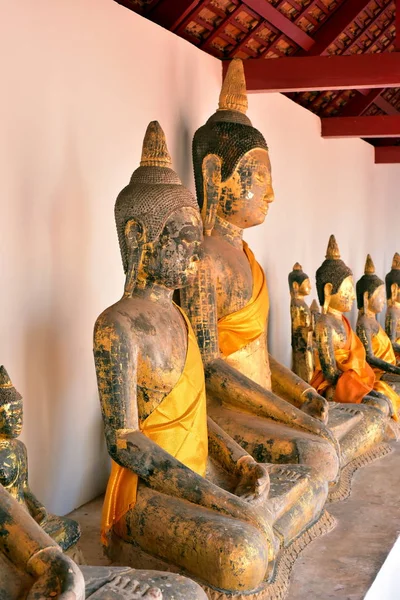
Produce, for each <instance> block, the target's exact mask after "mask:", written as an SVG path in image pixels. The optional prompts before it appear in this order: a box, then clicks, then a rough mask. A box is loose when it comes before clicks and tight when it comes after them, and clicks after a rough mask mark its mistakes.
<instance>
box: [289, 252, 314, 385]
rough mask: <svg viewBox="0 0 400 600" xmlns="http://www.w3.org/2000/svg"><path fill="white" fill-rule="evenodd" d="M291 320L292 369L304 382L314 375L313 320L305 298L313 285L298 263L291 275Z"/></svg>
mask: <svg viewBox="0 0 400 600" xmlns="http://www.w3.org/2000/svg"><path fill="white" fill-rule="evenodd" d="M289 290H290V318H291V323H292V357H293V358H292V369H293V371H294V372H295V373H296V375H298V376H299V377H301V378H302V379H304V381H307V382H308V383H309V382H310V381H311V379H312V376H313V374H314V344H313V318H312V314H311V310H310V307H309V306H308V304H307V302H306V301H305V297H306V296H308V295H309V294H310V291H311V283H310V279H309V277H308V275H307V274H306V273H304V271H303V269H302V267H301V265H300V264H299V263H296V264H295V265H294V266H293V271H292V272H291V273H289Z"/></svg>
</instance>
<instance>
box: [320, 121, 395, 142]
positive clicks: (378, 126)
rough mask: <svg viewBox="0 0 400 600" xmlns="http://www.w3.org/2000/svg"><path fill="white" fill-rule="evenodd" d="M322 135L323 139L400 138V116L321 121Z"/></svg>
mask: <svg viewBox="0 0 400 600" xmlns="http://www.w3.org/2000/svg"><path fill="white" fill-rule="evenodd" d="M321 135H322V137H323V138H351V137H356V138H359V137H362V138H390V137H400V115H396V116H395V115H379V116H374V117H331V118H326V119H321Z"/></svg>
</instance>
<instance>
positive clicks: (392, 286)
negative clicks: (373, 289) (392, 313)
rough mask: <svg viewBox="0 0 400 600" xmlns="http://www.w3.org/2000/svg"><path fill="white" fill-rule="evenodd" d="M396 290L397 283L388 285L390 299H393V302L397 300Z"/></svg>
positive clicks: (397, 288)
mask: <svg viewBox="0 0 400 600" xmlns="http://www.w3.org/2000/svg"><path fill="white" fill-rule="evenodd" d="M398 291H399V286H398V285H397V283H392V285H391V286H390V292H391V299H392V300H393V302H395V301H396V300H397V294H398Z"/></svg>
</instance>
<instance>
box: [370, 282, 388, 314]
mask: <svg viewBox="0 0 400 600" xmlns="http://www.w3.org/2000/svg"><path fill="white" fill-rule="evenodd" d="M385 304H386V294H385V286H384V285H383V284H382V285H380V286H379V287H377V288H376V290H374V292H373V294H372V296H370V297H369V298H368V308H369V310H370V311H372V312H373V313H375V314H378V313H380V312H382V311H383V309H384V306H385Z"/></svg>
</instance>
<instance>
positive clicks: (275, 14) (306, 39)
mask: <svg viewBox="0 0 400 600" xmlns="http://www.w3.org/2000/svg"><path fill="white" fill-rule="evenodd" d="M242 1H243V3H244V4H245V5H246V6H248V7H249V8H251V9H252V10H254V11H255V12H256V13H258V14H259V15H260V17H262V18H263V19H266V20H267V21H268V22H269V23H271V25H273V26H274V27H276V28H277V29H279V30H280V31H282V33H284V34H285V35H287V37H288V38H290V39H291V40H293V41H294V42H295V43H296V44H297V45H298V46H300V48H303V50H309V49H310V48H311V47H312V46H313V45H314V40H313V39H312V37H310V36H309V35H307V34H306V33H305V32H304V31H303V30H302V29H300V27H298V26H297V25H296V24H295V23H293V22H292V21H291V20H290V19H288V18H287V17H285V15H283V14H282V13H281V12H280V11H279V10H277V9H276V8H274V7H273V6H272V4H270V3H269V2H267V1H266V0H242Z"/></svg>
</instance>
